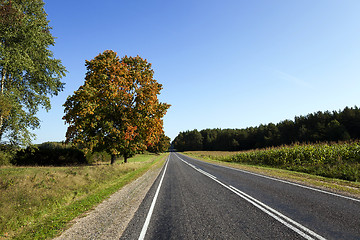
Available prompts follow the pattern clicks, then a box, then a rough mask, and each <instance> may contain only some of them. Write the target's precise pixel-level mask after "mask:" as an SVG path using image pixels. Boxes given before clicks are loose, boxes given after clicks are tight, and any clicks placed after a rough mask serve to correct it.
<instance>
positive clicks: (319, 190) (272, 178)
mask: <svg viewBox="0 0 360 240" xmlns="http://www.w3.org/2000/svg"><path fill="white" fill-rule="evenodd" d="M175 155H176V154H175ZM176 156H177V155H176ZM177 157H178V158H180V157H179V156H177ZM192 160H195V161H199V162H202V163H207V164H210V165H213V166H217V167H223V168H228V169H232V170H235V171H239V172H243V173H247V174H251V175H255V176H258V177H262V178H267V179H270V180H274V181H278V182H282V183H287V184H290V185H293V186H297V187H301V188H306V189H309V190H313V191H316V192H321V193H325V194H329V195H332V196H336V197H341V198H345V199H348V200H352V201H356V202H360V199H356V198H352V197H348V196H344V195H340V194H336V193H333V192H328V191H324V190H321V189H317V188H313V187H309V186H305V185H301V184H298V183H294V182H289V181H285V180H282V179H278V178H274V177H269V176H265V175H261V174H258V173H253V172H249V171H246V170H242V169H238V168H232V167H227V166H222V165H217V164H213V163H208V162H204V161H200V160H197V159H193V158H192Z"/></svg>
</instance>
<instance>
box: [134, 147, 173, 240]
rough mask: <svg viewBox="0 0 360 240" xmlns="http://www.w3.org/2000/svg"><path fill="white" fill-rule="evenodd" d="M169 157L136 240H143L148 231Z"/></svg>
mask: <svg viewBox="0 0 360 240" xmlns="http://www.w3.org/2000/svg"><path fill="white" fill-rule="evenodd" d="M170 155H171V154H170ZM170 155H169V157H168V158H167V161H166V165H165V168H164V172H163V174H162V176H161V179H160V182H159V186H158V188H157V189H156V192H155V195H154V198H153V201H152V203H151V206H150V209H149V212H148V214H147V216H146V220H145V222H144V225H143V227H142V229H141V232H140V236H139V238H138V239H139V240H143V239H144V238H145V235H146V232H147V229H148V227H149V223H150V219H151V216H152V213H153V211H154V207H155V203H156V200H157V197H158V195H159V192H160V187H161V184H162V182H163V180H164V176H165V172H166V169H167V165H168V163H169V160H170Z"/></svg>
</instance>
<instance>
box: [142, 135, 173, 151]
mask: <svg viewBox="0 0 360 240" xmlns="http://www.w3.org/2000/svg"><path fill="white" fill-rule="evenodd" d="M170 141H171V139H170V138H169V137H168V136H166V135H165V134H161V136H160V139H159V141H158V142H157V143H155V144H153V145H152V146H149V147H148V149H147V150H148V151H149V152H151V153H161V152H165V151H167V150H168V149H169V148H170Z"/></svg>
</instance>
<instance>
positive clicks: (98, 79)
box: [63, 50, 170, 164]
mask: <svg viewBox="0 0 360 240" xmlns="http://www.w3.org/2000/svg"><path fill="white" fill-rule="evenodd" d="M86 67H87V73H86V77H85V83H84V85H83V86H80V88H79V89H78V90H77V91H76V92H75V93H74V95H72V96H69V97H68V98H67V100H66V102H65V104H64V106H65V116H64V117H63V119H64V120H65V121H66V123H68V124H69V127H68V129H67V132H66V142H72V143H74V144H77V145H78V146H82V147H83V149H84V150H85V151H86V152H88V151H90V152H94V151H95V152H101V151H106V152H108V153H109V154H110V155H111V164H113V163H114V162H115V159H116V156H118V155H121V156H123V157H124V161H125V162H126V161H127V159H128V158H129V157H131V156H133V155H134V154H135V153H136V152H137V151H144V150H146V148H147V147H149V146H151V145H153V144H155V143H157V142H159V140H160V137H161V135H162V134H163V121H162V118H163V116H164V115H165V113H166V111H167V109H168V108H169V107H170V105H168V104H166V103H160V102H159V100H158V98H157V95H158V94H160V90H161V89H162V85H161V84H159V83H158V82H157V81H156V80H155V79H154V78H153V74H154V71H153V70H152V69H151V64H150V63H148V62H147V61H146V60H143V59H142V58H141V57H139V56H137V57H127V56H125V57H124V58H122V59H121V60H120V59H119V57H118V56H117V54H116V53H115V52H113V51H110V50H108V51H105V52H103V53H101V54H99V55H98V56H96V57H95V58H94V59H93V60H91V61H86Z"/></svg>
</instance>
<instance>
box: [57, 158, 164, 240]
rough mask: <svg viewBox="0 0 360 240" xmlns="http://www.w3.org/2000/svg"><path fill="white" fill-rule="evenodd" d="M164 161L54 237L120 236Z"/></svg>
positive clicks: (116, 237) (103, 237)
mask: <svg viewBox="0 0 360 240" xmlns="http://www.w3.org/2000/svg"><path fill="white" fill-rule="evenodd" d="M163 163H164V161H161V164H156V165H154V166H153V167H152V168H151V169H149V170H148V171H147V172H146V173H145V174H143V175H142V176H141V177H139V178H138V179H136V180H134V181H132V182H131V183H129V184H127V185H126V186H124V187H123V188H121V189H120V190H119V191H118V192H116V193H115V194H113V195H111V196H110V198H108V199H106V200H105V201H103V202H102V203H101V204H99V205H98V206H97V207H96V208H95V209H94V210H92V211H90V212H88V213H87V214H86V215H85V216H82V217H79V218H76V219H74V220H73V221H72V223H73V225H72V226H71V227H70V228H69V229H67V230H66V231H65V232H63V233H62V234H61V236H59V237H57V238H55V239H56V240H62V239H119V238H120V236H121V235H122V233H123V231H124V230H125V229H126V227H127V225H128V223H129V222H130V220H131V219H132V218H133V216H134V214H135V212H136V211H137V209H138V208H139V206H140V204H141V202H142V201H143V199H144V197H145V195H146V193H147V192H148V191H149V189H150V187H151V186H152V184H153V183H154V181H155V179H156V178H157V177H158V175H159V173H160V171H161V169H162V166H163Z"/></svg>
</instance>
